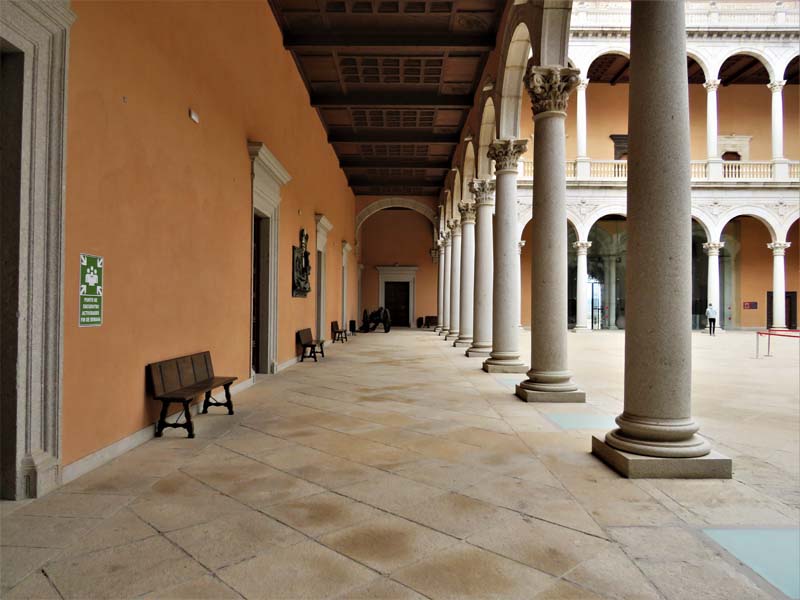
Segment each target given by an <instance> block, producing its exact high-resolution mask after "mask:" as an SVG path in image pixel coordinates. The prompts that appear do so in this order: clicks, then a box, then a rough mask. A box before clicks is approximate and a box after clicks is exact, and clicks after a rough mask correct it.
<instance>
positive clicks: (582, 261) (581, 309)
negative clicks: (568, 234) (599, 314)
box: [572, 242, 592, 331]
mask: <svg viewBox="0 0 800 600" xmlns="http://www.w3.org/2000/svg"><path fill="white" fill-rule="evenodd" d="M572 247H573V248H575V250H577V252H578V277H577V279H578V281H577V287H576V292H577V298H576V300H575V305H576V306H575V329H574V331H585V330H586V329H589V325H588V324H587V323H588V322H589V316H588V310H589V297H588V296H587V295H586V281H587V280H588V279H589V268H588V265H587V262H586V261H587V254H588V253H589V248H591V247H592V242H573V244H572Z"/></svg>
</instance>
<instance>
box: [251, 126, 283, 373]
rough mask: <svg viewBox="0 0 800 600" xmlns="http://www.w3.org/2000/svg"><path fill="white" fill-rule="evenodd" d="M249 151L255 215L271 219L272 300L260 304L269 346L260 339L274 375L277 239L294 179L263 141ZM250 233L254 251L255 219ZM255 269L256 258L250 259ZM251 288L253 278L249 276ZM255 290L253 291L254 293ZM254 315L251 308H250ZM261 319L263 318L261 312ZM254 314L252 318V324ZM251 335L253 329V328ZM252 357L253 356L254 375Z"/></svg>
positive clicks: (269, 266) (270, 292)
mask: <svg viewBox="0 0 800 600" xmlns="http://www.w3.org/2000/svg"><path fill="white" fill-rule="evenodd" d="M247 150H248V152H249V154H250V165H251V175H252V178H253V191H252V197H253V214H256V215H259V216H261V217H268V218H269V264H268V269H267V270H268V274H267V277H268V278H269V285H268V287H269V297H268V298H267V301H266V303H263V304H262V303H261V302H260V303H259V305H261V306H264V307H266V313H267V314H266V319H267V323H268V325H267V331H268V334H269V335H268V338H267V341H266V344H264V340H261V348H262V349H263V350H266V356H267V358H266V361H265V364H266V365H267V366H268V372H269V373H275V372H277V369H278V365H277V363H278V264H279V263H278V248H279V244H278V236H279V233H280V216H281V212H280V205H281V186H282V185H285V184H286V183H288V182H289V180H291V176H290V175H289V173H288V172H287V171H286V169H284V168H283V165H281V163H280V161H278V159H277V158H275V155H274V154H272V152H270V151H269V150H268V149H267V147H266V146H265V145H264V144H263V143H262V142H248V143H247ZM250 228H251V232H250V248H251V252H252V248H253V235H254V232H253V231H252V219H251V225H250ZM250 258H251V260H250V265H251V267H250V268H251V269H252V264H253V260H252V259H253V257H252V256H251V257H250ZM250 275H251V276H250V281H251V285H252V281H253V277H252V273H251V274H250ZM252 292H253V290H251V293H252ZM250 310H251V312H252V307H251V309H250ZM261 316H262V318H263V317H264V315H263V313H262V315H261ZM252 320H253V315H252V314H251V315H250V322H251V323H252ZM251 336H252V327H251ZM252 348H253V340H252V339H250V351H251V353H252ZM252 364H253V357H252V355H251V356H250V365H251V376H252V375H255V373H254V372H252Z"/></svg>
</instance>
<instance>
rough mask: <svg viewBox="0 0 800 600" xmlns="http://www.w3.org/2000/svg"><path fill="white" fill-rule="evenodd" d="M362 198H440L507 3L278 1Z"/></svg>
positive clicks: (290, 42) (273, 0)
mask: <svg viewBox="0 0 800 600" xmlns="http://www.w3.org/2000/svg"><path fill="white" fill-rule="evenodd" d="M270 5H271V6H272V10H273V12H274V13H275V17H276V19H277V20H278V23H279V24H280V27H281V29H282V31H283V42H284V46H285V47H286V48H287V49H288V50H290V51H291V52H292V54H293V56H294V59H295V61H296V63H297V66H298V68H299V70H300V73H301V75H302V76H303V79H304V80H305V83H306V87H307V88H308V92H309V95H310V97H311V104H312V106H314V107H315V108H316V109H317V112H318V113H319V115H320V118H321V119H322V122H323V124H324V125H325V128H326V129H327V132H328V141H329V142H330V143H331V144H332V145H333V148H334V150H335V151H336V154H337V155H338V157H339V162H340V164H341V167H342V169H343V170H344V172H345V173H346V175H347V179H348V182H349V184H350V187H352V189H353V191H354V193H356V194H380V195H383V194H392V195H436V194H438V193H439V190H440V189H441V187H442V185H443V183H444V178H445V176H446V175H447V172H448V171H449V169H450V165H451V161H452V159H453V152H454V150H455V147H456V145H457V144H458V142H459V135H460V132H461V129H462V128H463V126H464V123H465V121H466V118H467V115H468V113H469V110H470V108H471V107H472V102H473V97H474V94H475V90H476V87H477V86H478V85H479V80H480V76H481V73H482V72H483V67H484V64H485V63H486V59H487V57H488V55H489V53H490V52H491V51H492V50H493V49H494V46H495V37H496V35H497V27H498V24H499V21H500V16H501V12H502V9H503V6H504V5H505V2H504V1H501V0H452V1H440V0H435V1H433V0H397V1H396V0H270Z"/></svg>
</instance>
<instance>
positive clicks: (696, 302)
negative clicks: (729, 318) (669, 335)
mask: <svg viewBox="0 0 800 600" xmlns="http://www.w3.org/2000/svg"><path fill="white" fill-rule="evenodd" d="M708 241H709V240H708V234H707V233H706V230H705V228H704V227H703V226H702V225H701V224H700V222H699V221H697V219H695V218H692V329H704V328H705V327H706V324H707V321H706V307H708V297H709V294H708V255H707V253H706V250H705V248H704V247H703V244H705V243H706V242H708ZM720 297H721V296H720ZM716 308H717V312H718V313H719V316H718V319H717V323H720V324H721V323H723V319H722V317H723V316H722V314H721V312H720V310H719V307H716Z"/></svg>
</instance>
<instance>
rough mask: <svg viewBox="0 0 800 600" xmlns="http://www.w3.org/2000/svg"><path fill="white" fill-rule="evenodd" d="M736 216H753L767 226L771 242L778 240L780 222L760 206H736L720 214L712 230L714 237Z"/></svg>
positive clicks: (717, 236)
mask: <svg viewBox="0 0 800 600" xmlns="http://www.w3.org/2000/svg"><path fill="white" fill-rule="evenodd" d="M736 217H753V218H754V219H756V220H758V221H761V223H763V224H764V227H766V228H767V231H768V232H769V235H770V238H771V239H772V241H773V242H775V241H778V232H779V231H783V229H782V228H781V226H780V223H778V222H777V220H776V219H775V215H773V214H772V213H770V212H769V211H767V210H765V209H764V208H762V207H760V206H737V207H735V208H732V209H731V210H729V211H727V212H725V213H723V214H722V215H720V218H719V221H718V223H717V228H715V229H714V230H713V233H714V236H715V237H714V239H716V240H718V239H720V236H721V235H722V231H723V230H724V229H725V226H726V225H727V224H728V223H730V222H731V221H732V220H733V219H735V218H736ZM786 231H788V229H786Z"/></svg>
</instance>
